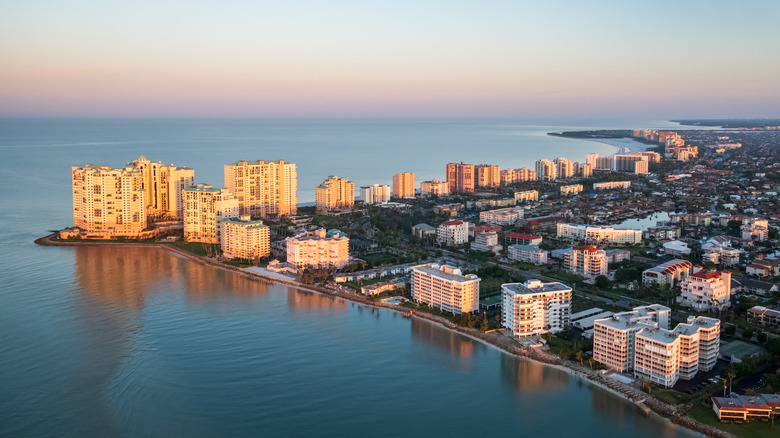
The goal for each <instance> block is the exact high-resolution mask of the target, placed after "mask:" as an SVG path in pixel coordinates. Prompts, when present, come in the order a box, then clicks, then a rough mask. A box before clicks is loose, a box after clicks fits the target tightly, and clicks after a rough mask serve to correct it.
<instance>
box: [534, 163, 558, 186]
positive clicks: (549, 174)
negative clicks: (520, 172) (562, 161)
mask: <svg viewBox="0 0 780 438" xmlns="http://www.w3.org/2000/svg"><path fill="white" fill-rule="evenodd" d="M557 178H558V166H556V164H555V163H553V162H552V161H550V160H547V159H545V158H542V159H541V160H538V161H537V162H536V179H538V180H543V181H552V180H555V179H557Z"/></svg>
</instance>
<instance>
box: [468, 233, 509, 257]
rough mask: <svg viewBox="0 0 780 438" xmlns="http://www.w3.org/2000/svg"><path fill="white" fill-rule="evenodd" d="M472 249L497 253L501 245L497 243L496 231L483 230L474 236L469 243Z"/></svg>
mask: <svg viewBox="0 0 780 438" xmlns="http://www.w3.org/2000/svg"><path fill="white" fill-rule="evenodd" d="M471 249H472V251H491V252H494V253H496V254H498V253H499V252H500V251H501V249H502V247H501V245H499V244H498V233H496V232H495V231H483V232H480V233H477V234H476V235H475V236H474V242H472V243H471Z"/></svg>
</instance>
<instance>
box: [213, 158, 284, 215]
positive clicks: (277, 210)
mask: <svg viewBox="0 0 780 438" xmlns="http://www.w3.org/2000/svg"><path fill="white" fill-rule="evenodd" d="M225 188H227V189H228V191H230V192H231V193H233V194H234V195H235V196H236V198H237V199H238V205H239V209H240V211H241V214H242V215H247V214H248V215H250V216H251V217H253V218H275V217H281V216H293V215H295V214H297V213H298V170H297V168H296V166H295V164H294V163H286V162H284V160H279V161H263V160H258V161H238V162H236V163H233V164H226V165H225Z"/></svg>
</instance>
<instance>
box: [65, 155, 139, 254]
mask: <svg viewBox="0 0 780 438" xmlns="http://www.w3.org/2000/svg"><path fill="white" fill-rule="evenodd" d="M71 182H72V193H73V226H74V227H76V228H79V229H81V230H82V232H83V233H84V234H85V235H86V236H87V237H89V238H97V239H110V238H113V237H118V236H126V237H137V236H139V235H140V234H141V232H142V231H143V230H144V229H145V228H146V226H147V220H146V204H147V203H146V193H145V191H144V181H143V173H142V172H141V170H140V169H138V168H136V167H133V166H131V165H127V166H125V167H124V168H121V169H112V168H111V167H109V166H96V165H94V164H88V165H86V166H84V167H78V166H73V167H72V168H71Z"/></svg>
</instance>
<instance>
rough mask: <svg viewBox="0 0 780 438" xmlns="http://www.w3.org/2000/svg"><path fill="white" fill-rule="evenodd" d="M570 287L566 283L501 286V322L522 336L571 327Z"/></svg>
mask: <svg viewBox="0 0 780 438" xmlns="http://www.w3.org/2000/svg"><path fill="white" fill-rule="evenodd" d="M570 316H571V288H570V287H568V286H566V285H565V284H563V283H558V282H553V283H542V282H541V281H539V280H529V281H526V282H525V283H507V284H502V285H501V325H502V326H504V327H506V328H508V329H510V330H511V331H512V334H514V335H515V336H519V337H526V336H533V335H541V334H544V333H557V332H560V331H562V330H565V329H566V328H567V327H568V326H569V318H570Z"/></svg>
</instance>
